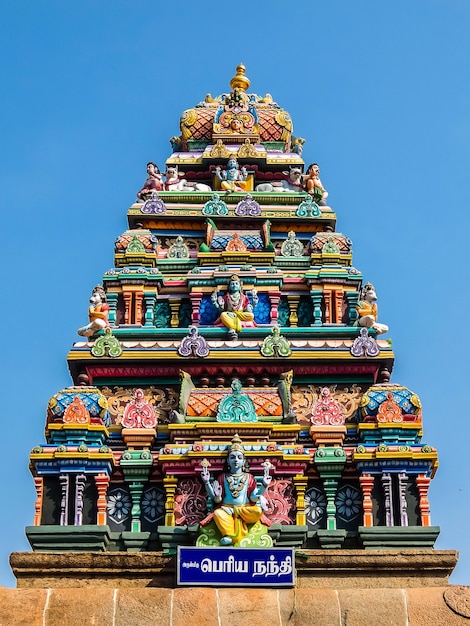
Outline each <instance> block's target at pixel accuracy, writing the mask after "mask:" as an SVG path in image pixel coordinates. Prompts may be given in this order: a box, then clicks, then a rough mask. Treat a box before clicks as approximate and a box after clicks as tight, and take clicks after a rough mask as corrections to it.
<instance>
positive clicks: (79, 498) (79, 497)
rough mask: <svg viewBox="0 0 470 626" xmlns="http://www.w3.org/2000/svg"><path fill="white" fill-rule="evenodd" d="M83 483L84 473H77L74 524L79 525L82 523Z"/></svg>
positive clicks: (84, 480)
mask: <svg viewBox="0 0 470 626" xmlns="http://www.w3.org/2000/svg"><path fill="white" fill-rule="evenodd" d="M85 483H86V476H85V474H77V475H76V476H75V516H74V524H75V526H81V525H82V523H83V492H84V490H85Z"/></svg>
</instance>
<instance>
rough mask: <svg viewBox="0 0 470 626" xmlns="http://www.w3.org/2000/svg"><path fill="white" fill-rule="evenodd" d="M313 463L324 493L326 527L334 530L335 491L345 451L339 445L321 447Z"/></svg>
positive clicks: (343, 463)
mask: <svg viewBox="0 0 470 626" xmlns="http://www.w3.org/2000/svg"><path fill="white" fill-rule="evenodd" d="M314 461H315V465H316V467H317V470H318V473H319V474H320V478H321V480H322V482H323V489H324V491H325V495H326V502H327V504H326V516H327V519H326V528H327V530H336V504H335V498H336V492H337V491H338V484H339V481H340V480H341V476H342V474H343V469H344V466H345V464H346V453H345V451H344V450H343V448H339V447H321V448H318V450H317V451H316V452H315V457H314Z"/></svg>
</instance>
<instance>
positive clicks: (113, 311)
mask: <svg viewBox="0 0 470 626" xmlns="http://www.w3.org/2000/svg"><path fill="white" fill-rule="evenodd" d="M118 295H119V294H118V293H116V292H115V291H108V292H106V301H107V303H108V304H109V313H108V321H109V325H110V326H112V327H114V326H116V317H117V305H118Z"/></svg>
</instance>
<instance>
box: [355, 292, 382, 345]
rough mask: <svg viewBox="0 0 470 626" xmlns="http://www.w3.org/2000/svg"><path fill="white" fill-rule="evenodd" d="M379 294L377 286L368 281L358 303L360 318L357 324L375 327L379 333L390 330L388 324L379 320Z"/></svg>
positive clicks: (357, 308)
mask: <svg viewBox="0 0 470 626" xmlns="http://www.w3.org/2000/svg"><path fill="white" fill-rule="evenodd" d="M376 301H377V295H376V293H375V287H374V285H372V284H371V283H366V284H365V285H364V287H363V288H362V291H361V299H360V300H359V301H358V303H357V305H356V310H357V312H358V314H359V319H358V320H357V322H356V326H364V327H365V328H373V329H374V330H375V332H376V333H377V334H379V335H380V334H382V333H386V332H388V326H387V325H386V324H379V323H378V322H377V304H376Z"/></svg>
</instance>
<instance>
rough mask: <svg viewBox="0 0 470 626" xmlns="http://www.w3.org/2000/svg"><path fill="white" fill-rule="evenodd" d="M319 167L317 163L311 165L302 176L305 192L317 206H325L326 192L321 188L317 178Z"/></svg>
mask: <svg viewBox="0 0 470 626" xmlns="http://www.w3.org/2000/svg"><path fill="white" fill-rule="evenodd" d="M319 174H320V167H319V166H318V164H317V163H311V164H310V165H309V166H308V168H307V171H306V172H305V175H304V187H305V191H306V192H307V193H309V194H310V195H311V196H313V199H314V200H315V202H316V203H317V204H318V205H319V206H326V202H325V200H326V199H327V198H328V192H327V191H326V189H325V188H324V187H323V185H322V182H321V180H320V177H319Z"/></svg>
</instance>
